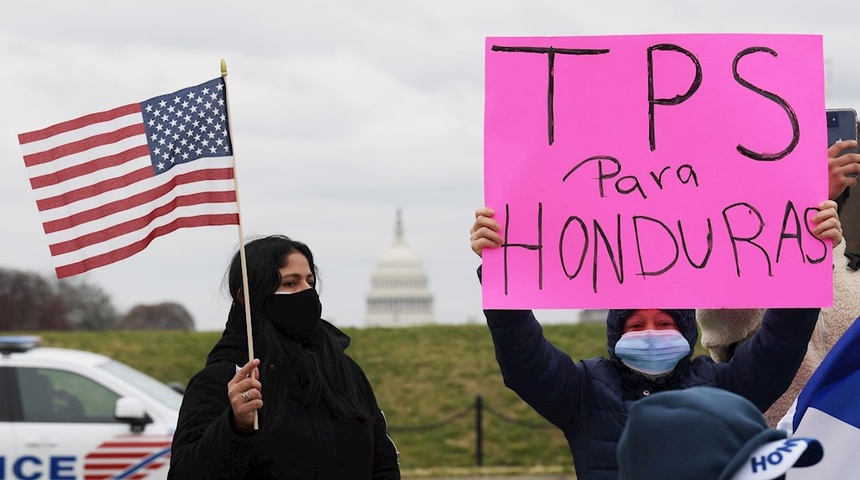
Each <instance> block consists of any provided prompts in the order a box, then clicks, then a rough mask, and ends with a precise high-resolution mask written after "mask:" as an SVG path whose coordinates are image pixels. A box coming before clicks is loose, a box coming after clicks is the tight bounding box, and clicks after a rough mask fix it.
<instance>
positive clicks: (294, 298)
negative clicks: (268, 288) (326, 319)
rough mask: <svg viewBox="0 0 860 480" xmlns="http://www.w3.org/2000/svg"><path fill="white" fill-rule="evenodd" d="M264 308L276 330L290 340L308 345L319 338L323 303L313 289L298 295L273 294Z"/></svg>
mask: <svg viewBox="0 0 860 480" xmlns="http://www.w3.org/2000/svg"><path fill="white" fill-rule="evenodd" d="M263 308H264V309H265V311H266V313H267V314H268V315H269V320H271V321H272V324H273V325H274V326H275V328H276V329H277V330H278V331H279V332H281V333H282V334H283V335H284V336H285V337H287V338H289V339H290V340H292V341H294V342H298V343H301V344H302V345H308V344H310V343H312V342H313V341H314V340H315V339H316V338H317V337H318V336H319V331H320V316H321V315H322V303H320V297H319V295H318V294H317V291H316V290H314V289H313V288H309V289H307V290H302V291H301V292H297V293H289V294H287V293H273V294H271V295H269V296H268V297H267V298H266V302H265V303H264V304H263Z"/></svg>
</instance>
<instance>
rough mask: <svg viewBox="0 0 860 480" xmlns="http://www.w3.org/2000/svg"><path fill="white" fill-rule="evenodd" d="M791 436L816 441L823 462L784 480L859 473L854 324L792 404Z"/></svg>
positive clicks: (859, 378) (859, 355) (859, 392)
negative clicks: (820, 448) (822, 450)
mask: <svg viewBox="0 0 860 480" xmlns="http://www.w3.org/2000/svg"><path fill="white" fill-rule="evenodd" d="M792 423H793V427H794V434H795V436H799V437H813V438H816V439H818V440H819V441H820V442H821V444H822V446H823V447H824V458H823V459H822V460H821V462H819V463H818V464H817V465H815V466H812V467H809V468H804V469H800V470H792V471H791V472H790V473H789V476H788V478H789V479H791V480H801V479H829V478H834V479H835V478H856V475H857V472H858V471H860V454H858V452H860V322H857V321H855V322H854V324H853V325H852V326H851V327H850V328H849V329H848V330H847V331H846V332H845V334H844V335H843V336H842V338H840V339H839V341H838V342H836V345H834V346H833V349H832V350H831V351H830V353H828V354H827V357H825V358H824V361H823V362H821V365H819V367H818V369H817V370H816V371H815V373H814V374H813V375H812V378H810V379H809V382H808V383H807V384H806V386H805V387H804V388H803V391H801V392H800V396H799V397H798V399H797V410H796V411H795V414H794V421H793V422H792Z"/></svg>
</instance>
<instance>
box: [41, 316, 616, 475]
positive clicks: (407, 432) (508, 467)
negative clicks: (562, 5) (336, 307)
mask: <svg viewBox="0 0 860 480" xmlns="http://www.w3.org/2000/svg"><path fill="white" fill-rule="evenodd" d="M544 329H545V332H546V335H547V337H548V338H549V339H550V341H552V342H553V343H554V344H555V345H556V346H557V347H559V348H560V349H561V350H563V351H565V352H567V353H568V354H569V355H570V356H571V357H572V358H573V359H574V360H578V359H581V358H587V357H592V356H597V355H603V354H605V352H606V335H605V330H604V326H603V324H589V325H547V326H545V327H544ZM345 331H346V333H347V334H348V335H350V336H351V337H352V344H351V345H350V347H349V349H348V350H347V353H349V354H350V355H351V356H352V357H353V358H354V359H355V360H356V361H357V362H358V363H359V365H361V366H362V368H363V369H364V370H365V372H366V374H367V376H368V378H369V379H370V382H371V383H372V384H373V387H374V390H375V393H376V396H377V400H378V401H379V404H380V406H381V407H382V409H383V410H384V411H385V414H386V416H387V418H388V423H389V426H390V433H391V436H392V438H393V439H394V441H395V443H396V444H397V446H398V448H399V450H400V454H401V467H402V468H403V470H404V472H405V473H409V472H411V475H410V476H414V477H420V476H434V475H440V474H450V473H451V472H454V471H460V472H466V473H464V474H469V472H473V473H475V472H477V473H479V474H507V473H543V472H545V473H557V472H569V471H572V460H571V458H570V452H569V450H568V447H567V443H566V441H565V440H564V437H563V435H562V434H561V432H560V431H559V430H557V429H555V428H554V427H552V426H550V425H549V424H548V422H546V421H545V420H544V419H543V418H541V417H540V416H539V415H537V414H536V413H535V412H534V411H533V410H532V409H531V408H530V407H529V406H528V405H526V404H525V403H524V402H523V401H522V400H520V399H519V397H517V396H516V394H514V393H513V392H511V391H510V390H508V389H507V388H506V387H505V386H504V385H503V383H502V378H501V375H500V373H499V369H498V365H497V364H496V360H495V356H494V353H493V345H492V342H491V339H490V334H489V331H488V330H487V327H486V326H485V325H466V326H428V327H416V328H405V329H346V330H345ZM37 334H38V335H41V336H42V338H43V342H44V344H45V345H47V346H60V347H67V348H75V349H81V350H89V351H93V352H98V353H102V354H105V355H107V356H109V357H112V358H114V359H116V360H119V361H121V362H123V363H126V364H128V365H131V366H132V367H135V368H137V369H138V370H141V371H143V372H146V373H148V374H150V375H152V376H153V377H155V378H158V379H159V380H162V381H164V382H166V383H167V382H174V381H176V382H180V383H183V384H185V383H186V382H187V381H188V379H189V378H191V376H192V375H193V374H194V373H196V372H197V371H198V370H199V369H200V368H202V367H203V364H204V362H205V359H206V355H207V353H208V352H209V350H210V348H211V347H212V346H213V345H214V344H215V342H216V341H217V339H218V338H219V337H220V333H218V332H175V331H108V332H37ZM478 395H480V396H481V399H482V403H483V406H484V409H483V419H482V426H483V443H482V451H483V464H482V465H483V468H480V469H477V468H475V467H476V450H477V449H476V435H475V431H476V415H475V408H474V407H475V403H476V397H477V396H478ZM493 472H497V473H493Z"/></svg>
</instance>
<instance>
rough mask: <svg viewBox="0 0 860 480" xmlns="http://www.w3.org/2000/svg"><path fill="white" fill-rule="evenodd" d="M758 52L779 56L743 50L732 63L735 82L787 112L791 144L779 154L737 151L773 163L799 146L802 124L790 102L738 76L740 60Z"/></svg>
mask: <svg viewBox="0 0 860 480" xmlns="http://www.w3.org/2000/svg"><path fill="white" fill-rule="evenodd" d="M756 52H766V53H769V54H771V55H772V56H774V57H776V55H777V54H776V52H775V51H773V50H771V49H770V48H767V47H750V48H746V49H744V50H742V51H741V52H740V53H738V54H737V56H736V57H735V60H734V61H733V62H732V74H733V75H734V77H735V81H737V82H738V83H739V84H741V85H742V86H744V87H746V88H748V89H750V90H752V91H753V92H755V93H758V94H759V95H761V96H763V97H765V98H767V99H769V100H772V101H774V102H776V103H777V104H778V105H779V106H780V107H782V109H783V110H785V114H786V115H787V116H788V121H789V122H791V143H789V144H788V146H787V147H785V149H783V150H782V151H780V152H777V153H760V152H754V151H752V150H750V149H748V148H746V147H744V146H743V145H741V144H740V143H739V144H738V147H737V149H738V152H740V153H741V155H744V156H747V157H749V158H751V159H753V160H759V161H763V162H772V161H775V160H779V159H781V158H783V157H785V156H786V155H788V154H789V153H791V152H792V151H793V150H794V147H796V146H797V143H798V142H799V141H800V122H798V121H797V114H795V113H794V109H793V108H791V105H789V104H788V102H786V101H785V100H783V99H782V97H780V96H778V95H776V94H775V93H772V92H769V91H767V90H764V89H762V88H759V87H757V86H755V85H753V84H752V83H750V82H748V81H746V80H744V79H743V78H741V76H740V74H738V62H739V61H740V59H741V58H743V57H745V56H747V55H750V54H752V53H756ZM652 150H653V149H652Z"/></svg>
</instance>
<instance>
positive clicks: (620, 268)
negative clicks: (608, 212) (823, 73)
mask: <svg viewBox="0 0 860 480" xmlns="http://www.w3.org/2000/svg"><path fill="white" fill-rule="evenodd" d="M616 223H617V228H618V236H617V242H618V262H616V261H615V253H614V252H613V251H612V247H611V246H610V245H609V239H607V238H606V234H605V233H603V228H601V227H600V224H599V223H597V220H594V273H593V275H592V279H591V281H592V285H593V288H594V293H597V253H598V252H597V248H598V242H597V235H598V234H599V235H600V238H602V239H603V245H604V246H605V247H606V253H607V254H609V260H610V261H611V262H612V268H613V269H614V270H615V278H616V279H617V280H618V283H619V284H623V283H624V252H623V250H622V249H621V215H620V214H619V215H616Z"/></svg>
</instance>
